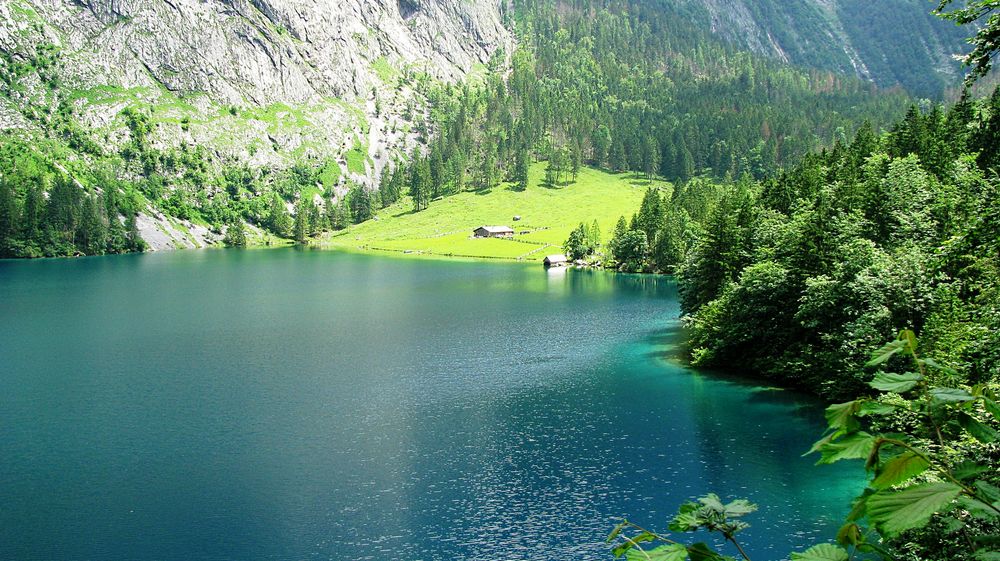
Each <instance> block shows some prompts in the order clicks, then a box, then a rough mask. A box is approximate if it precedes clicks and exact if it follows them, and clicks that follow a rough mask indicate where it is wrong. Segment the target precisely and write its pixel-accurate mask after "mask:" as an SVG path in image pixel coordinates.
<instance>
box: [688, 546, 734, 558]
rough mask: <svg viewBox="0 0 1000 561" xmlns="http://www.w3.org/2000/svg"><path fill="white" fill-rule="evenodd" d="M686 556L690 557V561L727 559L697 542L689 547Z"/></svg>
mask: <svg viewBox="0 0 1000 561" xmlns="http://www.w3.org/2000/svg"><path fill="white" fill-rule="evenodd" d="M688 555H690V556H691V561H724V560H725V559H727V558H726V557H724V556H722V555H721V554H720V553H719V552H717V551H715V550H714V549H712V548H710V547H708V545H706V544H704V543H702V542H698V543H696V544H694V545H692V546H691V547H689V548H688Z"/></svg>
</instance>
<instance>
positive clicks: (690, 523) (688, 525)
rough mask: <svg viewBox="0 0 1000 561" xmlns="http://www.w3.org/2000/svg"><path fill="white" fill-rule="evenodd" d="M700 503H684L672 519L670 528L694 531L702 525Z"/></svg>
mask: <svg viewBox="0 0 1000 561" xmlns="http://www.w3.org/2000/svg"><path fill="white" fill-rule="evenodd" d="M698 508H699V506H698V504H697V503H684V504H682V505H681V507H680V509H678V511H677V516H675V517H674V519H673V520H671V521H670V525H669V528H670V530H671V531H672V532H694V531H696V530H697V529H698V528H699V527H701V522H700V521H699V519H698Z"/></svg>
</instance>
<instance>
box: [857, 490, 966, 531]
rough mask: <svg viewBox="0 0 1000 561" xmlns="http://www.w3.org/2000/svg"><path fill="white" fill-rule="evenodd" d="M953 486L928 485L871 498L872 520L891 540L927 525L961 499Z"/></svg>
mask: <svg viewBox="0 0 1000 561" xmlns="http://www.w3.org/2000/svg"><path fill="white" fill-rule="evenodd" d="M961 491H962V488H961V487H959V486H958V485H955V484H952V483H924V484H922V485H916V486H914V487H910V488H908V489H904V490H902V491H879V492H878V493H875V494H874V495H872V496H871V497H869V498H868V506H867V509H868V519H869V520H871V521H872V523H873V524H875V527H876V528H878V530H879V532H881V533H882V535H883V536H885V537H887V538H892V537H896V536H898V535H899V534H901V533H903V532H905V531H906V530H909V529H911V528H916V527H918V526H922V525H924V524H925V523H926V522H927V521H928V520H929V519H930V517H931V516H932V515H933V514H934V513H936V512H938V511H940V510H942V509H944V508H945V507H946V506H948V505H949V504H950V503H951V501H953V500H955V498H956V497H958V494H959V493H960V492H961Z"/></svg>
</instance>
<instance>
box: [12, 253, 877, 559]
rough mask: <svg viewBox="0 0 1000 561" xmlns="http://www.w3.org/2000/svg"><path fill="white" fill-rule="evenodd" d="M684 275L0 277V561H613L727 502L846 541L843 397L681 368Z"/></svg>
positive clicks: (117, 268) (114, 260)
mask: <svg viewBox="0 0 1000 561" xmlns="http://www.w3.org/2000/svg"><path fill="white" fill-rule="evenodd" d="M677 311H678V308H677V299H676V288H675V286H674V285H673V284H672V283H671V282H670V281H669V280H667V279H663V278H654V277H641V276H628V275H613V274H609V273H602V272H584V271H566V270H560V271H555V272H546V271H544V270H543V269H542V268H541V267H538V266H527V265H512V264H494V263H473V262H437V261H423V260H406V259H393V258H383V257H375V256H366V255H353V254H341V253H335V252H318V251H300V250H295V249H280V250H252V251H239V250H225V251H223V250H215V251H190V252H175V253H165V254H152V255H133V256H115V257H103V258H86V259H77V260H55V261H32V262H13V261H0V320H2V321H0V357H2V359H0V360H2V363H0V559H12V560H35V559H38V560H49V561H61V560H143V561H145V560H202V559H204V560H250V559H274V560H286V559H287V560H305V559H337V560H340V559H345V560H347V559H379V560H383V559H399V560H414V561H415V560H424V561H430V560H473V559H476V560H490V561H500V560H505V561H506V560H521V559H526V560H527V559H531V560H535V559H545V560H598V559H609V558H610V556H609V555H608V550H607V547H606V546H605V544H604V543H603V538H604V537H605V536H606V535H607V532H608V531H609V530H610V529H611V527H612V526H614V524H615V523H616V522H617V521H618V519H620V518H621V517H623V516H626V515H627V516H628V517H629V518H630V519H631V520H634V521H636V522H637V523H641V524H643V525H648V527H654V528H659V529H664V530H665V529H666V524H667V520H668V517H669V515H670V514H671V513H673V512H674V511H675V510H676V507H677V506H678V504H680V503H681V502H683V501H685V500H688V499H690V498H692V497H695V496H698V495H700V494H703V493H706V492H710V491H714V492H716V493H719V494H720V495H722V496H723V498H736V497H746V498H749V499H751V500H753V501H755V502H759V503H760V504H761V505H762V508H761V511H760V512H758V513H756V514H754V515H752V516H751V517H750V519H749V521H750V522H751V524H752V525H753V527H752V528H751V529H750V530H748V531H747V532H746V534H745V540H746V541H747V549H748V550H749V552H750V553H751V556H754V558H755V560H759V561H765V560H767V559H783V558H785V557H784V556H785V555H786V554H787V552H788V551H790V550H791V549H792V548H794V547H798V546H802V545H806V544H811V543H814V542H815V541H817V540H821V539H823V538H825V537H828V536H831V535H832V533H833V532H835V531H836V526H837V521H838V520H839V519H840V518H841V517H842V516H843V515H844V514H845V513H846V510H847V507H848V504H847V503H848V500H849V498H850V497H851V496H852V495H853V494H854V492H855V491H857V487H858V485H859V484H860V482H859V480H858V479H857V474H858V470H859V468H857V466H848V467H846V468H833V467H814V466H813V465H812V464H813V462H814V461H815V459H814V458H801V457H800V455H801V454H802V452H804V451H805V450H806V449H807V448H808V447H809V445H810V444H811V442H812V441H813V440H815V439H816V438H817V437H818V435H819V434H820V432H821V431H822V424H821V406H820V405H818V404H816V403H815V402H813V401H811V400H809V399H807V398H805V397H803V396H799V395H796V394H793V393H790V392H780V391H773V390H767V389H764V388H760V387H755V386H754V385H752V384H747V383H744V382H741V381H737V380H732V379H725V378H719V377H714V376H711V375H705V374H699V373H697V372H692V371H690V370H686V369H684V368H682V367H680V366H677V365H675V364H674V363H672V362H671V361H670V360H669V358H668V357H669V355H670V346H671V342H672V341H674V340H676V328H677V322H676V315H677Z"/></svg>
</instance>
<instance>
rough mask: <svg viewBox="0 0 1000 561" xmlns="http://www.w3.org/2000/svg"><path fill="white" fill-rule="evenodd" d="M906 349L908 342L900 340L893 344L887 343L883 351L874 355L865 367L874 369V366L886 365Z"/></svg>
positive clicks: (878, 351) (880, 350)
mask: <svg viewBox="0 0 1000 561" xmlns="http://www.w3.org/2000/svg"><path fill="white" fill-rule="evenodd" d="M905 348H906V341H902V340H899V339H897V340H895V341H893V342H891V343H887V344H886V345H885V346H883V347H882V348H881V349H879V350H877V351H875V352H874V353H872V356H871V359H870V360H869V361H868V362H867V363H866V364H865V366H867V367H869V368H872V367H874V366H878V365H880V364H884V363H886V362H887V361H888V360H889V359H890V358H892V357H894V356H896V355H897V354H899V353H900V352H901V351H902V350H904V349H905Z"/></svg>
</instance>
